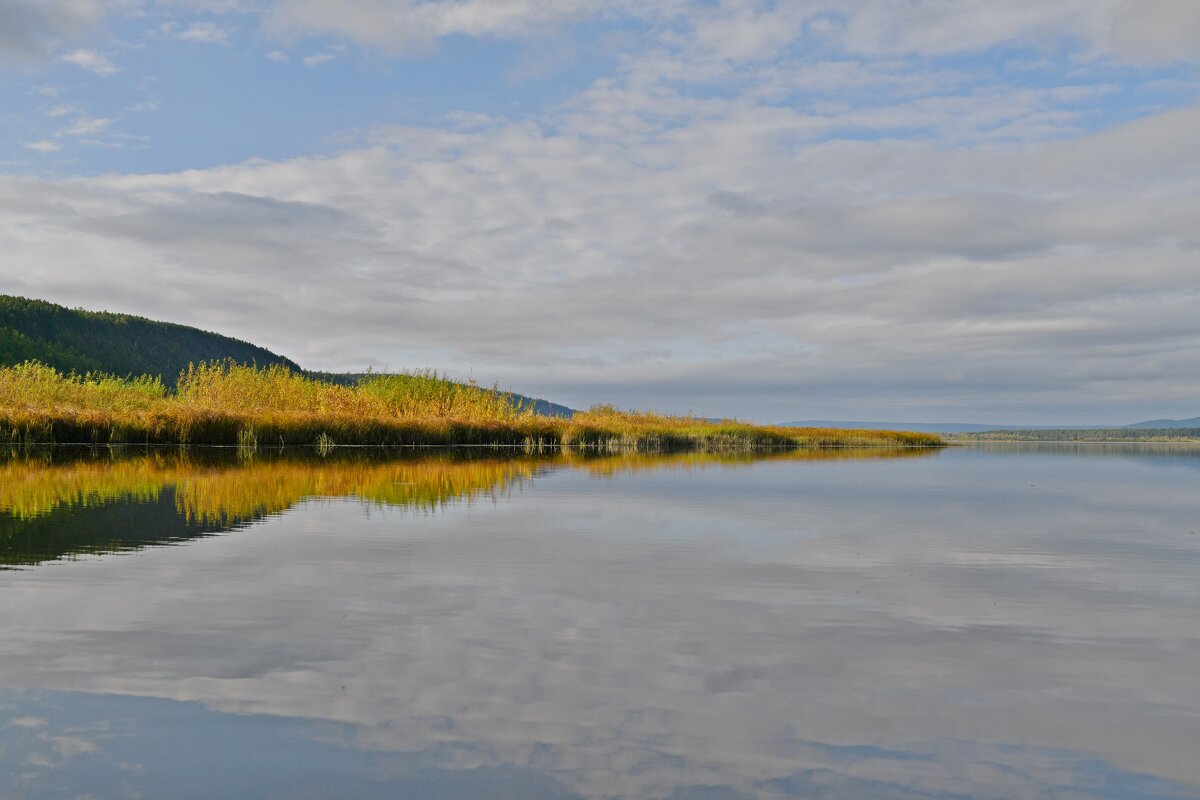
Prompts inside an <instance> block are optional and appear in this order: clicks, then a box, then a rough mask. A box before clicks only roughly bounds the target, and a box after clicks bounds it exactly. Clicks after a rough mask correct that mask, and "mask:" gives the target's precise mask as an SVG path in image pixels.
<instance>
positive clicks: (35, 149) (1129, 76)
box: [0, 0, 1200, 424]
mask: <svg viewBox="0 0 1200 800" xmlns="http://www.w3.org/2000/svg"><path fill="white" fill-rule="evenodd" d="M1198 62H1200V2H1196V0H1056V2H1053V3H1048V2H1045V0H904V1H903V2H900V1H899V0H795V1H794V2H768V1H766V0H763V1H761V2H755V0H661V2H646V1H645V0H605V2H599V0H339V1H337V2H335V1H334V0H0V293H8V294H17V295H24V296H31V297H39V298H44V299H47V300H51V301H54V302H58V303H63V304H65V305H68V306H72V307H84V308H89V309H106V310H110V311H119V312H127V313H134V314H139V315H143V316H148V317H151V318H155V319H164V320H170V321H174V322H180V323H184V324H188V325H196V326H199V327H201V328H204V329H207V330H214V331H218V332H221V333H225V334H228V335H231V336H236V337H238V338H240V339H245V340H248V341H252V342H254V343H256V344H260V345H262V346H265V347H268V348H270V349H272V350H275V351H276V352H278V353H281V354H283V355H286V356H288V357H290V358H292V359H294V360H296V361H297V362H299V363H300V364H302V365H303V366H305V367H307V368H310V369H322V370H354V371H359V370H364V369H367V368H372V369H375V370H402V369H423V368H433V369H437V370H439V371H445V372H446V373H448V374H450V375H451V376H454V377H462V378H466V377H470V378H473V379H475V380H477V381H479V382H481V383H484V384H488V385H491V384H493V383H498V384H499V385H501V386H502V387H507V388H512V389H514V390H516V391H520V392H523V393H525V394H530V395H535V396H539V397H544V398H546V399H550V400H553V401H556V402H561V403H565V404H568V405H571V406H574V407H582V408H586V407H588V406H590V405H592V404H593V403H614V404H616V405H618V406H620V407H624V408H653V409H658V410H662V411H669V412H680V413H684V412H694V413H698V414H702V415H705V416H737V417H740V418H745V419H754V420H757V421H762V422H770V421H785V420H795V419H812V418H824V419H852V420H853V419H856V420H881V421H896V422H902V421H925V422H933V421H967V422H981V423H995V424H1055V423H1063V422H1070V423H1076V424H1105V423H1127V422H1134V421H1137V420H1140V419H1148V418H1157V417H1191V416H1195V415H1197V414H1200V257H1198V256H1200V224H1197V220H1200V69H1198V67H1200V63H1198Z"/></svg>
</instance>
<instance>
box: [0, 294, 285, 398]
mask: <svg viewBox="0 0 1200 800" xmlns="http://www.w3.org/2000/svg"><path fill="white" fill-rule="evenodd" d="M31 359H36V360H37V361H41V362H42V363H43V364H48V365H50V366H52V367H55V368H57V369H59V370H62V371H63V372H70V371H71V370H74V371H76V372H92V371H96V372H107V373H111V374H114V375H159V376H161V377H162V378H163V380H164V381H166V382H167V383H174V380H175V378H177V377H178V376H179V373H180V372H181V371H183V370H184V369H187V365H188V364H189V363H196V364H198V363H201V362H205V361H214V360H225V359H233V360H234V361H237V362H239V363H244V364H252V363H253V364H258V365H259V366H266V365H269V364H285V365H287V366H288V367H290V368H291V369H294V370H297V371H299V370H300V367H298V366H297V365H296V364H294V363H293V362H291V361H289V360H288V359H286V358H284V357H283V356H280V355H276V354H275V353H272V352H271V351H270V350H266V349H264V348H262V347H256V346H254V345H252V344H249V343H247V342H243V341H239V340H238V339H231V338H230V337H228V336H221V335H219V334H216V333H208V332H207V331H202V330H199V329H198V328H189V327H187V326H186V325H175V324H172V323H169V322H155V321H153V320H149V319H143V318H141V317H132V316H128V315H126V314H110V313H108V312H104V311H82V310H76V309H70V308H66V307H64V306H60V305H55V304H54V303H47V302H45V301H42V300H29V299H26V298H23V297H13V296H10V295H0V365H12V364H19V363H21V362H22V361H29V360H31Z"/></svg>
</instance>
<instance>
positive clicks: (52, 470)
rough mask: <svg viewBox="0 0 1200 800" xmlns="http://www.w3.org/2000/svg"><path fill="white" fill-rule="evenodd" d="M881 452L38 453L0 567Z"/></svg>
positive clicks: (1, 480) (2, 499)
mask: <svg viewBox="0 0 1200 800" xmlns="http://www.w3.org/2000/svg"><path fill="white" fill-rule="evenodd" d="M936 452H937V451H936V450H913V449H903V448H897V449H891V448H868V449H838V450H810V451H803V450H802V451H795V450H793V451H787V452H774V453H772V452H764V453H758V454H747V453H742V454H720V453H685V454H674V455H655V454H646V453H627V454H603V455H599V454H594V453H589V452H587V451H581V450H556V451H553V452H552V453H548V454H547V453H543V454H528V453H523V452H520V451H516V452H514V451H508V450H504V451H494V450H464V449H457V450H455V449H446V450H436V451H428V450H425V451H416V452H413V451H409V452H399V453H398V452H395V451H375V450H358V449H349V450H337V451H334V452H333V453H327V454H326V455H324V456H319V455H313V454H311V453H309V452H297V451H282V452H279V453H276V454H274V455H257V456H255V457H254V458H253V459H245V458H240V457H239V456H238V454H237V453H236V451H229V450H219V449H207V450H206V449H193V450H180V449H171V450H154V451H149V452H147V451H132V452H131V451H128V450H125V451H122V450H108V449H103V450H87V451H82V452H80V451H75V452H72V451H70V450H64V449H48V450H45V451H43V452H40V453H35V454H11V455H10V457H9V458H7V459H5V460H4V461H3V462H0V566H4V567H19V566H33V565H37V564H40V563H43V562H46V561H52V560H56V559H61V558H70V557H76V556H81V555H99V554H104V553H114V552H122V551H128V550H136V549H139V548H142V547H148V546H161V545H168V544H176V543H180V542H184V541H187V540H189V539H193V538H198V537H203V536H211V535H215V534H219V533H225V532H229V531H233V530H237V529H239V528H243V527H245V526H247V525H248V524H251V523H253V522H256V521H258V520H261V519H263V518H265V517H268V516H271V515H276V514H281V513H283V512H285V511H287V510H288V509H290V508H292V507H294V506H296V505H297V504H299V503H302V502H304V501H306V500H311V499H315V498H335V497H336V498H353V499H357V500H359V501H361V502H363V503H365V504H368V505H373V506H379V507H388V508H398V509H409V510H414V511H419V512H426V513H432V512H436V511H438V510H439V509H441V508H443V507H445V506H446V505H447V504H451V503H461V502H472V501H475V500H479V499H482V498H490V499H492V500H498V499H500V498H502V497H503V496H505V495H506V494H508V493H509V492H512V491H514V490H520V489H521V488H522V487H524V486H526V485H528V484H529V483H530V482H531V481H532V480H533V479H534V478H535V477H536V476H537V475H538V474H540V473H542V472H545V471H547V470H557V469H581V470H586V471H588V472H589V473H591V474H594V475H597V476H614V475H617V474H620V473H625V472H643V471H649V470H663V469H703V468H706V467H713V466H727V467H736V466H738V465H748V464H752V463H755V462H758V461H765V460H771V461H784V460H786V461H825V460H846V459H863V458H921V457H929V456H931V455H934V454H936Z"/></svg>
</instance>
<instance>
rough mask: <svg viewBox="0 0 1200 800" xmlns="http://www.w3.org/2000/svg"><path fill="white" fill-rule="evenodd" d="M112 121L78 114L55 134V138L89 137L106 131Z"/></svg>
mask: <svg viewBox="0 0 1200 800" xmlns="http://www.w3.org/2000/svg"><path fill="white" fill-rule="evenodd" d="M112 123H113V121H112V120H111V119H98V118H96V117H89V116H88V115H87V114H80V115H79V116H78V117H76V118H75V119H74V120H72V121H71V124H70V125H68V126H67V127H65V128H63V129H62V130H60V131H58V132H57V133H55V134H54V135H55V136H59V137H62V136H89V135H91V134H94V133H100V132H101V131H103V130H106V129H107V128H108V127H109V126H110V125H112Z"/></svg>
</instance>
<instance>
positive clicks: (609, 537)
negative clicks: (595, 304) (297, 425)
mask: <svg viewBox="0 0 1200 800" xmlns="http://www.w3.org/2000/svg"><path fill="white" fill-rule="evenodd" d="M840 455H843V456H845V457H840V458H835V459H812V458H803V457H775V458H770V459H762V460H754V459H734V460H728V461H722V460H720V459H711V458H703V457H682V458H657V459H655V458H632V457H627V458H612V459H593V460H581V459H569V460H568V459H563V458H529V457H525V458H518V459H513V460H504V459H498V458H494V457H492V458H480V457H466V456H461V455H459V456H454V455H447V454H440V455H437V454H435V455H424V456H420V457H410V458H407V459H400V460H386V459H380V458H375V459H370V460H363V459H355V458H352V457H349V456H334V457H331V458H329V459H325V460H316V461H304V460H296V459H294V458H285V459H278V458H259V459H255V460H254V461H251V462H239V461H237V460H236V458H232V457H217V456H212V457H210V456H200V455H197V454H193V455H191V456H190V457H180V456H177V455H171V454H158V455H145V454H137V453H135V454H132V455H129V456H127V457H122V458H113V457H110V456H109V455H107V454H101V455H97V456H86V455H81V456H78V457H75V456H71V455H69V454H57V455H55V456H53V457H49V456H47V457H44V458H35V459H12V460H7V461H4V462H0V566H4V567H8V568H9V569H6V570H4V571H0V609H2V616H0V798H70V797H96V798H124V797H130V798H134V797H144V798H223V799H228V798H339V799H347V800H355V799H356V798H399V797H404V798H475V797H479V798H531V799H533V800H537V799H538V798H577V797H582V798H607V797H622V798H625V797H627V798H674V799H675V800H685V799H686V800H726V799H729V798H760V797H761V798H792V797H804V798H810V797H812V798H958V797H963V798H996V799H997V800H1000V799H1004V800H1007V799H1008V798H1072V800H1075V799H1077V798H1078V799H1082V798H1200V491H1198V487H1200V450H1187V449H1179V448H1172V447H1169V446H1164V447H1157V448H1156V447H1137V446H1128V447H1119V448H1102V447H1073V448H1072V447H1053V446H1046V447H1040V448H1020V447H997V448H988V449H965V448H956V449H952V450H947V451H942V452H929V453H922V454H919V455H915V456H909V457H891V458H886V457H851V456H853V455H854V454H840Z"/></svg>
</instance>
